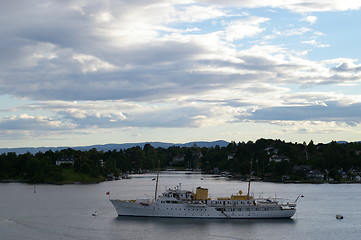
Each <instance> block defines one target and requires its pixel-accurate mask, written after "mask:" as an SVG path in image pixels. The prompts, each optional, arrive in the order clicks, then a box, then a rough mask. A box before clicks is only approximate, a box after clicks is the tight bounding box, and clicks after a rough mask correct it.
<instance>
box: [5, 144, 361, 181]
mask: <svg viewBox="0 0 361 240" xmlns="http://www.w3.org/2000/svg"><path fill="white" fill-rule="evenodd" d="M360 153H361V143H343V144H340V143H337V142H331V143H328V144H317V145H316V144H314V143H313V141H310V142H309V143H308V144H306V143H305V142H304V143H291V142H285V141H282V140H272V139H259V140H257V141H255V142H252V141H249V142H238V143H236V142H231V143H229V144H228V145H227V146H226V147H220V146H215V147H202V148H201V147H198V146H197V145H194V146H192V147H178V146H172V147H168V148H161V147H158V148H154V147H153V146H151V145H150V144H145V145H144V147H143V148H141V147H139V146H138V147H132V148H128V149H121V150H113V151H98V150H97V149H95V148H93V149H91V150H89V151H80V150H74V149H71V148H68V149H64V150H61V151H55V152H53V151H51V150H49V151H46V152H38V153H36V154H31V153H25V154H19V155H17V154H15V153H11V152H9V153H4V154H2V155H0V179H1V180H3V181H4V180H9V181H10V180H18V181H24V182H34V183H35V182H36V183H42V182H47V183H66V182H74V181H75V182H76V181H79V182H99V181H103V180H105V179H106V178H107V176H109V175H114V176H115V177H118V176H121V175H122V174H125V173H139V172H144V171H156V170H157V169H158V168H159V169H161V170H165V169H175V170H185V169H186V170H200V171H202V172H205V173H221V172H228V173H229V174H231V175H233V176H238V177H242V176H249V174H250V172H252V176H253V177H258V178H259V179H264V180H271V181H280V180H282V179H283V177H284V176H285V175H287V176H288V179H290V180H305V177H306V176H305V174H306V173H305V172H304V171H302V169H303V168H302V167H301V168H300V167H299V166H304V167H305V168H304V169H313V170H317V171H320V172H322V173H323V174H325V176H326V175H327V177H331V178H332V179H335V180H339V179H340V178H341V176H340V170H342V171H344V172H346V173H348V174H349V175H352V174H356V173H357V172H360V170H361V154H360ZM276 155H277V156H282V158H281V159H282V160H278V161H275V160H272V156H276ZM64 158H68V159H69V158H70V159H72V160H73V162H72V163H65V164H60V165H57V164H56V161H59V159H64ZM297 166H298V168H297ZM297 169H298V170H297ZM300 169H301V170H300ZM350 177H351V176H350Z"/></svg>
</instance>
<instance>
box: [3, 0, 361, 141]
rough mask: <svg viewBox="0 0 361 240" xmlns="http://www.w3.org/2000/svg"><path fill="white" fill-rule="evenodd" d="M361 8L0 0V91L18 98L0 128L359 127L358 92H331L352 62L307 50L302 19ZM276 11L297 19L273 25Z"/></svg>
mask: <svg viewBox="0 0 361 240" xmlns="http://www.w3.org/2000/svg"><path fill="white" fill-rule="evenodd" d="M360 8H361V3H356V1H342V2H341V1H331V0H330V1H327V0H324V1H319V2H317V3H316V2H312V3H311V2H309V1H302V0H293V1H286V2H285V1H281V0H279V1H272V3H268V2H265V1H253V0H252V1H238V2H235V1H211V0H209V1H188V0H184V1H162V0H154V1H91V2H90V1H84V0H74V1H51V0H48V1H40V0H38V1H32V2H31V3H30V2H29V1H12V2H9V1H6V2H2V3H0V9H1V10H0V12H1V17H0V18H1V21H0V24H1V28H0V35H1V41H0V51H1V53H2V54H1V56H0V64H1V67H0V95H3V96H12V97H14V98H19V99H25V100H27V101H29V102H28V103H25V104H22V105H19V106H16V107H4V108H3V109H2V110H1V113H2V114H1V115H0V116H1V118H0V128H1V129H4V131H3V133H2V136H4V137H5V136H6V137H11V136H13V137H14V139H16V138H18V137H19V136H21V134H25V133H26V135H27V136H36V135H38V132H39V131H41V132H43V133H44V134H45V132H46V133H48V134H49V135H52V134H62V133H64V134H68V133H69V132H72V131H74V132H76V131H79V132H87V131H88V132H92V131H94V130H95V129H113V128H114V129H123V128H137V127H147V128H154V127H155V128H201V127H207V126H218V125H227V124H235V123H239V122H244V121H252V122H259V121H269V122H270V123H274V122H276V121H278V122H282V121H283V122H287V121H298V122H304V121H311V122H312V121H314V122H317V121H319V122H337V123H347V124H346V125H345V126H359V124H360V120H359V119H360V112H361V111H360V110H361V109H360V108H361V101H360V100H361V97H360V95H358V94H354V93H353V94H350V93H347V92H346V90H345V91H339V90H337V87H338V86H342V87H344V88H345V86H351V88H352V86H359V84H360V80H361V64H360V61H359V59H353V58H348V57H343V56H340V57H338V58H322V59H312V58H310V57H309V52H312V51H316V50H315V49H318V48H322V49H324V48H330V47H332V45H331V44H329V43H327V42H322V40H323V38H322V37H323V36H324V35H325V34H324V33H322V32H321V31H320V30H319V29H316V28H313V27H314V26H316V25H317V23H318V22H319V21H320V17H318V16H316V14H317V13H319V12H328V11H348V10H353V11H359V9H360ZM254 9H261V10H262V11H263V12H264V14H257V12H254V11H253V10H254ZM284 11H287V12H288V13H289V14H292V16H293V17H294V18H297V20H298V21H297V24H296V23H293V24H288V25H280V24H279V23H278V22H277V21H276V19H275V18H276V15H277V14H276V13H277V12H284ZM272 13H274V14H272ZM280 14H281V13H280ZM285 38H286V39H287V41H284V39H285ZM291 41H297V43H298V44H299V45H298V47H295V46H294V45H293V44H292V43H291ZM320 88H324V89H329V90H327V91H319V89H320ZM314 89H315V90H314ZM300 92H302V94H301V93H300ZM12 134H13V135H12Z"/></svg>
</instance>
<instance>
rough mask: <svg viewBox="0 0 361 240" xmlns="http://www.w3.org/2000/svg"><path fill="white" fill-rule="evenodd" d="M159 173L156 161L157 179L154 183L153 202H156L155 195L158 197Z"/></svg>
mask: <svg viewBox="0 0 361 240" xmlns="http://www.w3.org/2000/svg"><path fill="white" fill-rule="evenodd" d="M159 171H160V168H159V159H158V171H157V178H156V181H155V193H154V201H155V200H157V195H158V179H159Z"/></svg>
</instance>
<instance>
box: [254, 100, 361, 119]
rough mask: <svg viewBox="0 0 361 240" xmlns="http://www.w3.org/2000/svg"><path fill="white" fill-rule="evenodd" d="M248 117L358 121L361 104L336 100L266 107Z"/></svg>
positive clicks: (360, 117) (360, 116)
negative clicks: (313, 103) (341, 102)
mask: <svg viewBox="0 0 361 240" xmlns="http://www.w3.org/2000/svg"><path fill="white" fill-rule="evenodd" d="M248 119H251V120H271V121H273V120H279V121H342V122H350V123H352V122H360V119H361V104H360V103H355V104H349V105H343V104H340V103H338V102H326V103H325V105H309V106H285V107H268V108H261V109H258V110H256V111H255V112H253V113H251V116H250V117H249V118H248Z"/></svg>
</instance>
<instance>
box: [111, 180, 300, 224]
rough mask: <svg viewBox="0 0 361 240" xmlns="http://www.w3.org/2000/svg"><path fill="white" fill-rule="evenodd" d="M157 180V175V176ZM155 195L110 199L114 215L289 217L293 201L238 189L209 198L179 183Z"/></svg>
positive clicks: (202, 191)
mask: <svg viewBox="0 0 361 240" xmlns="http://www.w3.org/2000/svg"><path fill="white" fill-rule="evenodd" d="M157 180H158V179H157ZM156 196H157V190H156V195H155V199H137V200H119V199H111V200H110V201H111V203H112V204H113V205H114V207H115V209H116V211H117V213H118V216H139V217H169V218H226V219H251V218H291V217H292V216H293V215H294V214H295V212H296V201H297V199H298V198H297V199H296V201H294V202H289V201H285V200H281V199H275V198H254V197H253V196H250V194H249V191H248V193H247V194H244V195H242V191H239V193H237V194H235V195H231V196H229V197H219V198H215V199H212V198H209V197H208V189H206V188H201V187H198V188H197V189H196V191H195V192H193V191H188V190H182V189H181V187H180V185H179V186H178V187H176V188H173V189H167V190H166V191H165V192H164V193H163V194H162V195H161V196H159V197H156Z"/></svg>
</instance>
